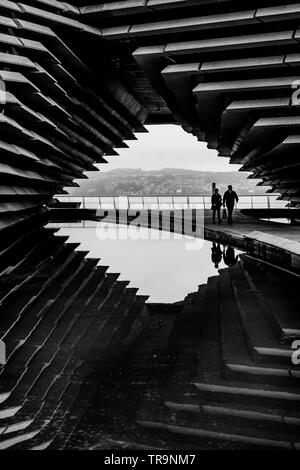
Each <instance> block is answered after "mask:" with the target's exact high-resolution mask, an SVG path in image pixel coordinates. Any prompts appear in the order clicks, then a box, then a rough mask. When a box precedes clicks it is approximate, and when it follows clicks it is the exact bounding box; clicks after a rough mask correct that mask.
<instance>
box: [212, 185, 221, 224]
mask: <svg viewBox="0 0 300 470" xmlns="http://www.w3.org/2000/svg"><path fill="white" fill-rule="evenodd" d="M221 207H222V196H221V194H219V190H218V189H217V188H215V191H214V194H213V195H212V197H211V209H212V211H213V224H215V223H216V214H218V222H219V224H221V223H222V222H221Z"/></svg>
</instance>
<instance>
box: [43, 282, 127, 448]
mask: <svg viewBox="0 0 300 470" xmlns="http://www.w3.org/2000/svg"><path fill="white" fill-rule="evenodd" d="M126 284H127V283H126V282H123V283H122V282H118V283H117V288H118V289H124V288H125V287H126ZM125 295H126V292H125ZM128 295H131V296H132V295H135V290H132V291H129V292H127V296H128ZM118 297H119V298H120V294H118ZM120 302H121V304H123V302H122V300H120ZM131 304H132V299H131V300H130V303H129V305H131ZM115 305H116V304H115ZM115 310H116V312H117V311H118V310H120V309H118V307H117V306H115ZM124 310H125V311H126V308H125V309H124ZM110 312H111V314H112V315H111V318H110V319H109V323H111V321H110V320H112V319H113V317H114V315H113V310H112V309H111V306H110ZM107 326H108V325H107ZM110 328H111V331H113V329H112V327H110ZM104 330H105V328H104V329H102V334H104V333H105V331H104ZM106 333H107V332H106ZM103 339H104V341H102V336H99V342H100V343H101V345H102V348H103V352H106V348H105V344H104V343H105V338H103ZM80 343H81V344H80ZM88 345H90V342H87V338H86V336H85V335H83V336H82V337H81V339H80V342H79V343H78V344H77V345H76V350H75V353H74V355H73V357H72V358H71V362H70V365H71V364H72V363H74V366H75V364H79V368H77V370H76V373H75V384H73V385H74V387H75V385H77V386H76V387H75V388H74V387H73V389H74V392H75V390H76V394H77V393H78V392H79V390H80V386H81V380H82V379H83V377H85V376H86V375H87V374H88V372H89V371H90V354H91V351H90V348H89V347H88ZM62 349H66V352H68V351H69V347H68V345H67V344H65V343H63V345H62ZM76 358H77V359H76ZM80 358H81V359H80ZM83 358H85V359H88V362H89V364H88V365H85V363H84V361H83ZM80 364H82V365H80ZM70 365H69V366H68V367H70ZM106 367H109V363H108V364H106ZM82 374H83V375H82ZM72 380H73V379H72V378H71V382H72ZM71 382H70V384H71ZM68 393H69V392H68ZM76 394H75V393H74V396H73V399H72V400H71V401H70V406H71V403H73V401H74V400H75V398H76ZM63 401H65V398H63ZM82 412H83V409H81V410H80V409H79V410H76V413H75V415H76V420H74V415H72V417H71V418H70V419H71V421H70V420H69V418H68V416H69V414H67V415H66V416H65V418H63V419H62V417H61V415H60V416H58V417H57V419H59V421H57V419H56V421H55V423H56V424H55V427H54V428H53V431H54V430H55V431H56V434H57V437H53V439H51V442H53V443H55V444H53V445H54V446H55V448H60V447H63V446H64V444H65V441H66V440H67V438H68V434H69V433H71V432H72V429H73V428H74V427H75V426H76V424H77V422H78V420H79V419H80V416H81V413H82ZM68 413H69V412H68ZM65 420H67V421H68V422H67V423H66V422H65ZM58 423H60V425H59V429H57V426H58ZM45 433H46V434H47V436H48V437H49V435H50V434H51V433H50V430H49V427H47V429H45ZM45 433H44V434H45ZM39 439H40V436H38V437H37V440H39ZM51 445H52V444H51Z"/></svg>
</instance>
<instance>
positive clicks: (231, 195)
mask: <svg viewBox="0 0 300 470" xmlns="http://www.w3.org/2000/svg"><path fill="white" fill-rule="evenodd" d="M235 202H239V198H238V195H237V194H236V192H235V191H233V189H232V186H231V184H230V185H229V186H228V189H227V191H226V192H225V194H224V196H223V207H225V205H226V207H227V211H228V217H227V222H228V223H229V224H232V214H233V209H234V204H235Z"/></svg>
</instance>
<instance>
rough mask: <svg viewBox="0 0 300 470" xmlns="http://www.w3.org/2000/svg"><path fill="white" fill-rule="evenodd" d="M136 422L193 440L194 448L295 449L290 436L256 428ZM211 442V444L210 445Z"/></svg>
mask: <svg viewBox="0 0 300 470" xmlns="http://www.w3.org/2000/svg"><path fill="white" fill-rule="evenodd" d="M137 423H138V424H139V425H140V426H141V427H143V428H144V429H147V430H149V431H153V432H157V431H164V432H167V433H171V436H170V437H169V439H172V438H173V436H174V435H175V436H176V438H178V439H182V440H187V441H188V442H190V443H191V442H193V443H194V445H195V448H197V449H201V448H205V449H209V448H212V447H213V448H216V447H220V448H223V449H225V448H227V449H232V448H238V449H241V448H243V447H241V446H243V445H244V446H245V448H247V449H248V450H249V449H251V448H252V449H254V448H263V449H271V448H275V449H289V450H292V449H295V445H294V443H295V442H296V439H297V438H296V436H294V441H290V440H289V439H290V436H286V435H277V436H274V434H273V433H271V434H269V433H267V432H262V431H258V430H251V429H242V428H227V429H226V431H223V430H220V429H219V428H218V427H216V426H213V425H206V426H201V427H199V428H198V427H197V428H193V427H189V426H178V425H176V424H168V423H165V422H162V421H154V420H151V421H150V420H138V421H137ZM218 443H224V444H225V445H224V446H221V445H220V446H218ZM212 444H213V445H212Z"/></svg>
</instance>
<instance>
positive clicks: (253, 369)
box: [219, 270, 295, 386]
mask: <svg viewBox="0 0 300 470" xmlns="http://www.w3.org/2000/svg"><path fill="white" fill-rule="evenodd" d="M219 298H220V323H221V346H222V358H223V370H224V373H225V376H226V377H227V378H228V379H230V380H238V381H242V380H245V381H250V382H253V383H257V382H260V383H263V382H266V383H273V384H277V385H286V386H293V383H292V378H293V377H292V371H291V367H290V366H288V365H282V364H277V365H276V364H268V363H266V364H263V363H254V362H253V361H252V358H251V351H250V350H249V348H248V345H247V343H246V341H245V337H244V334H243V329H242V324H241V322H240V315H239V310H238V306H237V303H236V298H235V295H234V292H233V288H232V284H231V280H230V274H229V271H228V270H223V271H220V279H219ZM294 385H295V384H294Z"/></svg>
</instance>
